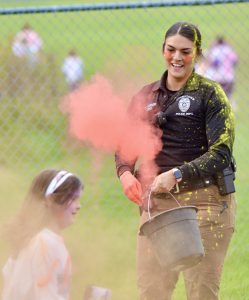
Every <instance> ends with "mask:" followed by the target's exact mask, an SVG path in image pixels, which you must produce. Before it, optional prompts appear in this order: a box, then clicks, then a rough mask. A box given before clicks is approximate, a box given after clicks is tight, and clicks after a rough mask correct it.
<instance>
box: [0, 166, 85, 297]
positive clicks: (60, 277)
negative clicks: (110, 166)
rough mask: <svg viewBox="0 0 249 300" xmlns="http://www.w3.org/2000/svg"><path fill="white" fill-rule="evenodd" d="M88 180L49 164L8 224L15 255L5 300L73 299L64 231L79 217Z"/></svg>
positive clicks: (9, 265) (9, 264)
mask: <svg viewBox="0 0 249 300" xmlns="http://www.w3.org/2000/svg"><path fill="white" fill-rule="evenodd" d="M82 190H83V183H82V182H81V180H80V179H79V178H78V177H77V176H76V175H74V174H72V173H69V172H67V171H64V170H62V171H58V170H53V169H48V170H44V171H42V172H41V173H39V174H38V175H37V176H36V177H35V178H34V180H33V182H32V184H31V187H30V190H29V192H28V194H27V196H26V198H25V200H24V202H23V205H22V207H21V208H20V211H19V213H18V214H17V215H16V217H15V218H14V220H12V222H11V223H10V224H8V225H6V228H5V232H4V233H5V238H6V241H7V242H8V243H9V245H10V250H11V255H10V257H9V258H8V260H7V262H6V263H5V265H4V267H3V279H4V285H3V293H2V300H17V299H18V300H45V299H46V300H68V299H69V294H70V282H71V258H70V255H69V253H68V250H67V248H66V246H65V244H64V241H63V238H62V236H61V231H62V230H63V229H64V228H66V227H68V226H69V225H71V224H72V223H73V222H74V218H75V215H76V214H77V213H78V211H79V209H80V207H81V205H80V196H81V192H82Z"/></svg>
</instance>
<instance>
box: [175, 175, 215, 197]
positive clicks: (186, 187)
mask: <svg viewBox="0 0 249 300" xmlns="http://www.w3.org/2000/svg"><path fill="white" fill-rule="evenodd" d="M212 184H216V180H215V179H214V178H213V177H205V178H198V179H195V180H192V181H181V182H179V183H177V184H176V185H175V186H174V188H173V189H172V190H171V191H170V192H172V193H174V194H178V193H181V192H187V191H191V190H196V189H201V188H204V187H207V186H210V185H212Z"/></svg>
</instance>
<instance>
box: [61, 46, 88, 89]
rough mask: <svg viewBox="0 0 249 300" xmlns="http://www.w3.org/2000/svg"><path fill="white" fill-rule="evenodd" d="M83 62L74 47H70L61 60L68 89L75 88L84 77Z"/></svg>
mask: <svg viewBox="0 0 249 300" xmlns="http://www.w3.org/2000/svg"><path fill="white" fill-rule="evenodd" d="M83 71H84V64H83V61H82V59H81V58H80V57H79V56H78V55H77V53H76V51H75V50H74V49H71V50H70V51H69V52H68V54H67V56H66V58H65V59H64V61H63V65H62V72H63V73H64V75H65V78H66V82H67V84H68V88H69V90H70V91H73V90H75V89H77V88H78V87H79V85H80V83H81V82H82V81H83V79H84V74H83Z"/></svg>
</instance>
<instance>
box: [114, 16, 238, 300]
mask: <svg viewBox="0 0 249 300" xmlns="http://www.w3.org/2000/svg"><path fill="white" fill-rule="evenodd" d="M162 52H163V57H164V59H165V62H166V69H167V70H166V71H165V72H164V73H163V75H162V77H161V79H160V80H158V81H155V82H153V83H151V84H148V85H146V86H144V87H143V88H142V89H141V90H140V92H139V93H138V94H137V95H136V96H135V97H134V98H133V100H132V102H131V104H130V108H129V112H130V113H131V114H132V115H133V117H134V118H142V119H143V120H147V121H148V122H149V123H150V124H151V125H152V126H154V128H155V130H156V131H158V130H160V131H161V135H159V136H160V138H161V141H162V149H161V151H160V152H159V153H158V154H157V155H156V157H155V160H154V162H155V165H156V167H157V172H156V174H151V176H152V178H151V181H150V182H151V183H150V185H149V186H148V187H146V186H144V185H143V182H142V181H141V179H140V178H141V176H140V175H142V170H143V166H141V163H140V161H139V158H137V160H135V161H127V160H125V159H124V158H123V157H122V156H121V153H122V150H120V151H119V152H117V153H116V170H117V175H118V177H119V179H120V182H121V185H122V188H123V192H124V194H125V195H126V196H127V198H128V199H129V200H131V201H133V202H135V203H136V204H137V205H138V206H139V207H140V213H141V216H140V226H142V225H143V224H144V223H146V222H147V221H148V220H149V216H150V215H149V213H148V205H147V204H146V203H148V199H150V200H151V209H150V214H151V215H152V216H155V215H158V214H159V213H161V212H164V211H167V210H170V209H173V208H175V207H176V206H177V203H176V201H175V199H176V200H177V201H178V202H179V203H180V205H181V206H188V205H190V206H192V205H193V206H196V207H197V208H198V212H197V218H198V224H199V229H200V233H201V237H202V242H203V246H204V251H205V256H204V258H203V259H202V261H201V262H200V263H199V264H197V265H195V266H192V267H191V268H189V269H187V270H185V271H183V276H184V280H185V286H186V293H187V299H188V300H200V299H202V300H204V299H205V300H218V299H219V287H220V280H221V275H222V270H223V264H224V259H225V256H226V253H227V250H228V246H229V244H230V240H231V237H232V235H233V232H234V226H235V209H236V202H235V197H234V191H235V189H234V183H233V180H234V172H235V170H234V168H233V165H232V161H233V157H232V152H233V143H234V117H233V114H232V111H231V105H230V102H229V101H228V99H227V97H226V95H225V93H224V91H223V90H222V88H221V87H220V85H219V84H218V83H216V82H214V81H212V80H210V79H207V78H205V77H203V76H201V75H199V74H197V73H196V72H195V70H194V66H195V63H196V61H197V60H198V58H199V57H200V56H201V55H202V50H201V33H200V31H199V29H198V28H197V27H196V26H195V25H193V24H190V23H187V22H178V23H175V24H174V25H172V26H171V27H170V28H169V29H168V30H167V32H166V34H165V39H164V42H163V47H162ZM141 108H142V111H141ZM227 174H229V176H230V177H229V179H231V180H230V183H229V185H226V184H225V180H224V178H225V175H227ZM148 194H149V195H150V196H148ZM179 242H181V241H179ZM178 278H179V271H176V270H171V269H168V268H164V267H161V265H160V264H159V262H158V260H157V258H156V256H155V254H154V250H153V245H152V242H151V241H150V240H149V239H148V237H146V236H143V235H142V236H141V235H138V237H137V279H138V281H137V282H138V288H139V293H140V299H141V300H170V299H172V295H173V291H174V288H175V286H176V283H177V281H178Z"/></svg>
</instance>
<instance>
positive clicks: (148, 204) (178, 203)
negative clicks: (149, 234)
mask: <svg viewBox="0 0 249 300" xmlns="http://www.w3.org/2000/svg"><path fill="white" fill-rule="evenodd" d="M167 193H168V194H170V195H171V196H172V198H173V199H174V200H175V201H176V203H177V205H178V206H179V207H182V205H181V204H180V202H179V201H178V200H177V199H176V197H175V196H174V195H173V194H172V193H171V192H167ZM151 194H152V191H151V188H150V190H149V194H148V201H147V206H148V207H147V211H148V216H149V221H151V219H152V217H151V213H150V208H151Z"/></svg>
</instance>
